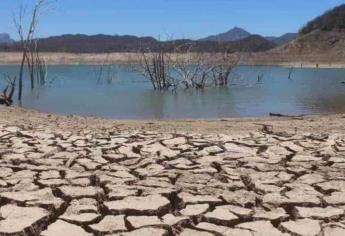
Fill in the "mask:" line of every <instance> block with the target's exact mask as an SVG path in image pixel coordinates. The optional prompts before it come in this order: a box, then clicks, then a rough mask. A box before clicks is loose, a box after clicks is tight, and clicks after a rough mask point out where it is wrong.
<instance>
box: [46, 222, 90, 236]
mask: <svg viewBox="0 0 345 236" xmlns="http://www.w3.org/2000/svg"><path fill="white" fill-rule="evenodd" d="M66 234H68V235H73V236H92V234H90V233H87V232H86V231H85V230H84V229H83V228H81V227H80V226H77V225H74V224H70V223H67V222H65V221H63V220H57V221H56V222H55V223H53V224H51V225H49V226H48V229H47V230H45V231H43V232H42V233H41V234H40V235H41V236H66Z"/></svg>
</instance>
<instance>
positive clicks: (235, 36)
mask: <svg viewBox="0 0 345 236" xmlns="http://www.w3.org/2000/svg"><path fill="white" fill-rule="evenodd" d="M251 35H252V34H251V33H249V32H247V31H246V30H244V29H242V28H239V27H234V28H232V29H231V30H229V31H227V32H225V33H221V34H217V35H211V36H208V37H206V38H203V39H200V40H201V41H213V42H233V41H238V40H241V39H245V38H247V37H249V36H251Z"/></svg>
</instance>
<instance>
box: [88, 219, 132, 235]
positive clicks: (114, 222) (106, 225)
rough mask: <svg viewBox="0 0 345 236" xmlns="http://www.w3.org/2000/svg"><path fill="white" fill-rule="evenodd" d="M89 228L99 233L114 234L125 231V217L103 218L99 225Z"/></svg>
mask: <svg viewBox="0 0 345 236" xmlns="http://www.w3.org/2000/svg"><path fill="white" fill-rule="evenodd" d="M90 228H91V229H93V230H95V231H97V232H100V233H115V232H119V231H126V230H127V228H126V226H125V216H124V215H118V216H110V215H108V216H105V217H104V218H103V219H102V220H101V221H100V222H99V223H97V224H93V225H90Z"/></svg>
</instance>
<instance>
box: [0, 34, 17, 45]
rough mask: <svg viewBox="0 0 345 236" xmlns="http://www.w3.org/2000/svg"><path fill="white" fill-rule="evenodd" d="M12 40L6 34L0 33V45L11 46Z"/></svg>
mask: <svg viewBox="0 0 345 236" xmlns="http://www.w3.org/2000/svg"><path fill="white" fill-rule="evenodd" d="M11 43H14V40H13V39H11V37H10V35H9V34H7V33H0V44H11Z"/></svg>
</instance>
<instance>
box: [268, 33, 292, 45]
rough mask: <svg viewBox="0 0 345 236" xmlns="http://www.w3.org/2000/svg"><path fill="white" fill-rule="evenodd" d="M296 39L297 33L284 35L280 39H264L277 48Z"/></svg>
mask: <svg viewBox="0 0 345 236" xmlns="http://www.w3.org/2000/svg"><path fill="white" fill-rule="evenodd" d="M297 37H298V33H286V34H283V35H282V36H280V37H274V36H272V37H265V38H266V39H267V40H269V41H271V42H273V43H275V44H277V45H278V46H280V45H284V44H287V43H289V42H291V41H292V40H295V39H296V38H297Z"/></svg>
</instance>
